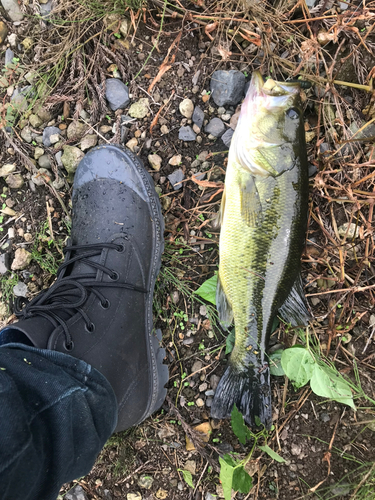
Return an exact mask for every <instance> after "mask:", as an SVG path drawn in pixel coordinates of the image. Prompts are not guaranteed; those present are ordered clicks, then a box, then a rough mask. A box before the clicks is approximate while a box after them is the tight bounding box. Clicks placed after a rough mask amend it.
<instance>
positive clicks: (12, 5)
mask: <svg viewBox="0 0 375 500" xmlns="http://www.w3.org/2000/svg"><path fill="white" fill-rule="evenodd" d="M1 4H2V6H3V7H4V10H5V12H6V14H7V15H8V16H9V17H10V19H11V20H12V21H22V19H23V13H22V11H21V9H20V6H19V5H18V2H17V0H1Z"/></svg>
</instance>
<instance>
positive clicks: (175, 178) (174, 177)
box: [168, 168, 185, 191]
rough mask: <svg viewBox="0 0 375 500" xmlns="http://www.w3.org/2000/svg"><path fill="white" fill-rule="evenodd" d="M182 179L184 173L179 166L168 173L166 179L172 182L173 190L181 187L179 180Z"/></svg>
mask: <svg viewBox="0 0 375 500" xmlns="http://www.w3.org/2000/svg"><path fill="white" fill-rule="evenodd" d="M184 179H185V174H184V173H183V171H182V170H181V169H180V168H179V169H178V170H175V171H174V172H172V173H171V174H170V175H168V180H169V182H170V183H171V184H172V186H173V189H174V190H175V191H177V190H178V189H181V188H182V182H181V181H183V180H184Z"/></svg>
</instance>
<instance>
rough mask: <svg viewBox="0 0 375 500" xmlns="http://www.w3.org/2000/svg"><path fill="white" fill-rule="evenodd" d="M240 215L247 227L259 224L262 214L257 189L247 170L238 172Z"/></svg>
mask: <svg viewBox="0 0 375 500" xmlns="http://www.w3.org/2000/svg"><path fill="white" fill-rule="evenodd" d="M240 201H241V215H242V218H243V220H244V221H245V223H246V224H247V225H248V226H249V227H255V226H256V225H257V224H259V222H260V220H261V215H262V205H261V203H260V198H259V193H258V189H257V187H256V184H255V179H254V177H253V176H252V175H251V174H249V173H248V172H243V171H242V172H241V174H240Z"/></svg>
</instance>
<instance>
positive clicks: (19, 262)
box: [12, 248, 32, 271]
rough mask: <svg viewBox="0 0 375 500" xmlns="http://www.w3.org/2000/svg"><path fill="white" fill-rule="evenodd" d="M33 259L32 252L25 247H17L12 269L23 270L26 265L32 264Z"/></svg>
mask: <svg viewBox="0 0 375 500" xmlns="http://www.w3.org/2000/svg"><path fill="white" fill-rule="evenodd" d="M31 259H32V255H31V253H30V252H28V251H27V250H25V249H24V248H17V250H16V252H15V254H14V259H13V262H12V270H13V271H18V270H20V271H22V269H25V267H27V266H28V265H29V264H30V262H31Z"/></svg>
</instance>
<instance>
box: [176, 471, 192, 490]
mask: <svg viewBox="0 0 375 500" xmlns="http://www.w3.org/2000/svg"><path fill="white" fill-rule="evenodd" d="M178 470H179V471H180V472H182V475H183V477H184V480H185V482H186V484H188V485H189V486H190V488H194V483H193V476H192V475H191V472H189V471H188V470H183V469H178Z"/></svg>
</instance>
